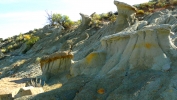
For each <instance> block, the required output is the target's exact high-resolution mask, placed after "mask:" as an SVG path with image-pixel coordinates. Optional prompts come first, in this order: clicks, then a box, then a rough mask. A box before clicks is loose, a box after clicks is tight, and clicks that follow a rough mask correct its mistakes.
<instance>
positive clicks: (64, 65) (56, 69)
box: [40, 51, 73, 80]
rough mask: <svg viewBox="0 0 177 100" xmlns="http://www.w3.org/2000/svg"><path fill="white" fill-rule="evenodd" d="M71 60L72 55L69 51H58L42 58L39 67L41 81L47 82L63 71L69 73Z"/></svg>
mask: <svg viewBox="0 0 177 100" xmlns="http://www.w3.org/2000/svg"><path fill="white" fill-rule="evenodd" d="M72 58H73V55H72V54H71V53H70V52H69V51H59V52H55V53H53V54H51V55H49V56H44V57H42V58H41V61H40V66H41V70H42V76H43V79H44V80H47V79H49V78H50V77H51V76H55V75H59V73H61V72H63V71H69V69H70V66H71V59H72Z"/></svg>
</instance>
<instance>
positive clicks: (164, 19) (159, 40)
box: [0, 1, 177, 100]
mask: <svg viewBox="0 0 177 100" xmlns="http://www.w3.org/2000/svg"><path fill="white" fill-rule="evenodd" d="M114 4H115V5H116V6H117V9H118V13H119V14H118V17H117V20H116V22H113V23H110V24H108V25H105V26H103V27H101V28H100V29H95V28H92V27H88V24H89V21H90V18H89V16H85V15H82V14H81V16H82V17H83V18H82V23H81V25H80V27H78V29H76V30H73V32H69V33H68V32H65V31H62V32H60V33H61V34H58V35H60V36H58V38H57V39H56V37H57V36H56V34H53V33H57V31H51V30H50V32H49V33H46V32H45V33H44V36H43V37H42V38H41V39H40V40H39V41H38V42H37V43H36V44H35V45H34V46H33V47H32V49H31V52H28V53H27V54H25V56H20V57H19V58H16V59H11V57H6V58H5V59H3V60H1V61H2V62H4V63H5V64H4V63H3V64H2V63H0V67H1V66H3V67H4V66H8V67H5V68H6V69H5V70H7V71H2V70H1V69H0V71H2V74H3V75H4V73H6V72H8V71H14V72H13V73H14V75H19V74H21V73H20V71H21V72H24V70H25V71H26V72H28V73H27V74H25V75H31V74H33V73H38V72H39V70H38V69H37V68H38V67H39V68H40V67H41V70H42V79H44V80H42V81H45V83H46V84H48V85H49V87H50V86H51V87H52V89H51V90H50V91H48V92H44V93H42V94H38V95H35V96H30V97H29V98H30V100H31V99H32V100H49V99H54V100H55V99H57V100H58V99H59V100H60V99H61V100H65V99H67V100H114V99H116V100H169V99H170V100H177V96H176V94H177V74H176V71H177V67H176V66H177V62H176V58H177V47H176V46H177V28H176V26H177V25H176V24H177V20H176V18H177V17H176V14H177V13H176V12H177V9H174V10H173V11H170V10H163V11H158V12H155V13H153V14H149V15H147V16H145V17H143V18H144V19H143V20H142V21H135V20H136V18H135V12H136V8H135V7H133V6H130V5H128V4H125V3H122V2H119V1H114ZM84 18H85V19H84ZM54 29H55V28H54ZM115 30H116V31H115ZM41 31H44V30H41ZM46 31H48V29H46ZM36 34H38V33H36ZM34 35H35V34H34ZM40 35H43V32H40ZM35 48H38V49H35ZM32 52H33V55H28V54H31V53H32ZM43 55H47V56H43ZM41 57H42V58H41ZM12 58H15V57H12ZM32 58H41V61H40V66H39V65H38V67H28V66H27V65H30V64H29V63H31V62H34V61H33V60H34V59H33V60H31V59H32ZM19 59H25V60H26V61H25V62H24V64H23V65H24V66H23V67H22V68H20V67H21V66H18V68H16V70H17V69H19V70H20V71H19V72H17V71H16V70H14V69H12V68H11V69H10V67H9V66H11V64H12V65H13V64H15V63H14V62H17V61H18V60H19ZM36 65H37V64H36ZM32 68H33V71H29V69H32ZM16 73H18V74H16ZM37 75H38V76H39V74H37ZM37 75H36V76H37ZM40 75H41V74H40ZM25 77H26V76H25ZM39 78H40V76H39ZM58 83H59V84H60V87H57V88H55V89H53V85H55V84H58ZM61 84H62V86H61ZM29 98H28V97H24V96H23V97H22V98H19V99H18V98H17V100H28V99H29Z"/></svg>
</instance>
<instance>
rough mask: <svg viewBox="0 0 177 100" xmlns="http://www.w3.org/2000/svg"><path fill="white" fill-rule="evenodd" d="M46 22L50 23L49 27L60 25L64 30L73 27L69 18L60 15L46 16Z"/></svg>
mask: <svg viewBox="0 0 177 100" xmlns="http://www.w3.org/2000/svg"><path fill="white" fill-rule="evenodd" d="M47 19H48V21H49V23H50V25H56V24H59V25H62V26H63V27H64V28H65V29H70V28H71V27H72V26H73V25H74V22H73V21H71V20H70V18H69V17H68V16H66V15H61V14H57V13H54V14H51V15H49V14H48V18H47Z"/></svg>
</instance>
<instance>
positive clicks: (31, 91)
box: [15, 86, 44, 98]
mask: <svg viewBox="0 0 177 100" xmlns="http://www.w3.org/2000/svg"><path fill="white" fill-rule="evenodd" d="M43 92H44V90H43V88H42V87H33V86H29V87H23V88H20V90H19V91H18V93H17V94H16V95H15V98H19V97H22V96H26V95H37V94H39V93H43Z"/></svg>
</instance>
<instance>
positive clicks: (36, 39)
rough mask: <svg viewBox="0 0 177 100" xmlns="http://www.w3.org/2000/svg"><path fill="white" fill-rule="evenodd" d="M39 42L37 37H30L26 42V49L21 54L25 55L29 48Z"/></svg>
mask: <svg viewBox="0 0 177 100" xmlns="http://www.w3.org/2000/svg"><path fill="white" fill-rule="evenodd" d="M38 40H39V37H37V36H31V38H30V39H29V40H27V41H26V45H27V47H26V48H25V50H24V51H23V53H26V52H27V51H28V50H30V49H31V47H32V46H33V45H34V44H35V43H36V42H37V41H38Z"/></svg>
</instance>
